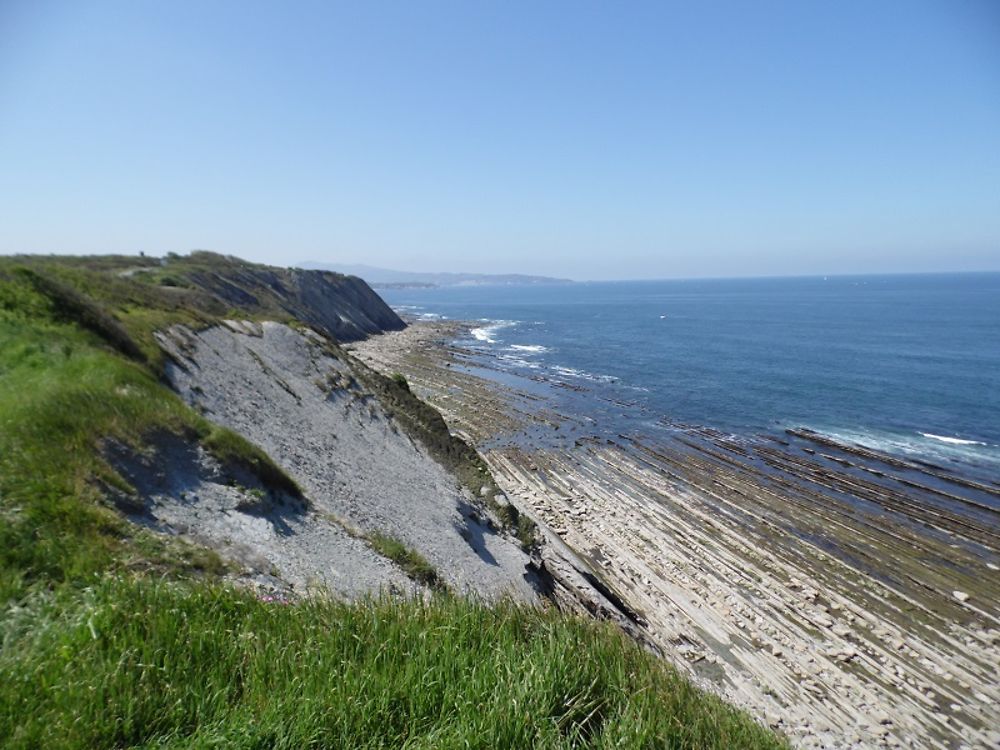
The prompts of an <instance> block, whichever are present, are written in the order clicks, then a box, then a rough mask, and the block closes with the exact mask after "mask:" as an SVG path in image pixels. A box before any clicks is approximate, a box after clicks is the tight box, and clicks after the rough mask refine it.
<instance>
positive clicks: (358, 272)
mask: <svg viewBox="0 0 1000 750" xmlns="http://www.w3.org/2000/svg"><path fill="white" fill-rule="evenodd" d="M298 267H299V268H306V269H310V270H322V271H336V272H337V273H346V274H350V275H351V276H360V277H361V278H362V279H364V280H365V281H367V282H368V283H369V284H371V285H372V286H473V285H482V284H570V283H572V281H571V280H570V279H556V278H552V277H550V276H529V275H526V274H520V273H504V274H486V273H429V272H427V273H423V272H418V271H393V270H391V269H388V268H378V267H376V266H366V265H364V264H357V263H355V264H351V263H320V262H318V261H312V260H308V261H304V262H302V263H299V264H298Z"/></svg>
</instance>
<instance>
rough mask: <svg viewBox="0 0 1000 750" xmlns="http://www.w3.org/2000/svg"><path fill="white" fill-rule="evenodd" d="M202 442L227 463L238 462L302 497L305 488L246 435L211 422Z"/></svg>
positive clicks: (265, 482) (279, 488)
mask: <svg viewBox="0 0 1000 750" xmlns="http://www.w3.org/2000/svg"><path fill="white" fill-rule="evenodd" d="M201 443H202V445H204V446H205V448H206V449H207V450H208V451H209V452H210V453H211V454H212V455H213V456H215V457H216V458H217V459H218V460H219V461H220V462H221V463H222V464H223V465H225V464H236V465H238V466H242V467H243V468H245V469H247V470H248V471H250V472H251V473H252V474H254V475H256V476H257V477H258V478H259V479H260V480H261V481H262V482H263V483H264V484H265V485H267V486H269V487H273V488H274V489H278V490H284V491H285V492H288V493H289V494H291V495H294V496H295V497H298V498H301V497H302V488H301V487H299V485H298V483H296V481H295V480H294V479H292V478H291V477H290V476H288V474H287V473H286V472H285V470H284V469H282V468H281V467H280V466H278V465H277V464H276V463H274V460H273V459H272V458H271V457H270V456H269V455H267V454H266V453H265V452H264V451H262V450H261V449H260V448H258V447H257V446H256V445H254V444H253V443H251V442H249V441H248V440H246V439H245V438H244V437H243V436H242V435H239V434H237V433H235V432H233V431H232V430H230V429H227V428H225V427H219V426H218V425H211V426H210V427H209V428H208V434H207V435H205V436H204V437H203V438H202V440H201Z"/></svg>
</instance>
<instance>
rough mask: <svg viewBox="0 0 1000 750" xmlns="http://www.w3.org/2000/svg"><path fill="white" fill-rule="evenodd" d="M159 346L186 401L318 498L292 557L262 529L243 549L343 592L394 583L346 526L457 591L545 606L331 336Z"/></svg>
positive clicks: (520, 560) (510, 550)
mask: <svg viewBox="0 0 1000 750" xmlns="http://www.w3.org/2000/svg"><path fill="white" fill-rule="evenodd" d="M160 343H161V345H162V346H163V347H164V348H165V349H167V350H168V351H169V352H170V353H171V354H172V356H173V357H174V358H175V360H176V362H175V363H173V364H171V365H169V366H168V371H167V375H168V377H169V378H170V381H171V383H172V384H173V385H174V387H175V388H176V389H177V390H178V392H179V393H180V394H181V395H182V396H183V397H184V398H185V400H187V401H188V402H189V403H191V404H193V405H194V406H196V407H197V408H199V409H201V410H202V411H203V413H204V414H205V415H206V416H207V417H208V418H209V419H211V420H212V421H214V422H217V423H219V424H221V425H224V426H226V427H229V428H231V429H233V430H235V431H237V432H239V433H240V434H242V435H243V436H244V437H246V438H247V439H248V440H250V441H251V442H253V443H255V444H256V445H258V446H260V447H261V448H263V449H264V450H265V451H266V452H267V453H268V454H269V455H270V456H271V457H272V458H273V459H274V460H275V462H277V463H278V464H280V465H281V466H282V467H283V468H284V469H285V470H286V471H287V472H288V473H289V474H290V475H291V476H292V477H293V478H294V479H295V480H296V481H297V482H298V483H299V485H300V486H301V487H302V488H303V490H304V491H305V494H306V496H307V497H308V499H309V501H310V502H311V504H312V509H313V510H312V512H310V513H306V514H304V515H302V516H301V517H296V518H293V519H292V520H293V521H295V523H292V522H291V521H289V520H288V519H287V518H285V519H284V522H285V523H286V524H287V528H286V529H285V530H284V531H283V532H282V544H285V545H290V546H289V547H288V550H282V551H280V552H278V551H273V550H274V546H273V545H270V546H269V544H267V543H263V542H262V539H263V537H262V536H261V532H259V529H258V525H257V524H243V525H244V526H245V527H246V530H245V531H244V532H240V533H236V532H234V534H235V536H234V539H235V540H236V542H235V543H238V544H243V545H247V546H248V547H250V548H256V549H259V550H260V551H261V552H262V553H263V554H265V555H268V556H269V559H272V560H273V562H274V564H275V567H276V568H278V569H279V571H280V572H281V573H282V576H283V577H284V576H286V575H287V576H291V577H294V578H297V579H300V580H301V579H308V578H309V577H310V573H311V574H312V576H313V577H315V578H317V579H324V578H325V579H330V578H331V575H333V574H331V573H330V571H331V570H332V571H335V575H333V578H334V580H335V581H339V582H340V585H339V586H338V587H337V588H338V589H339V590H350V589H351V586H350V585H345V583H344V582H345V580H350V579H352V578H354V579H356V581H357V582H361V585H360V588H371V587H372V586H371V584H372V583H373V582H374V581H378V582H379V583H381V584H384V585H388V584H390V583H393V582H394V577H393V576H392V575H387V574H386V575H383V571H382V569H381V567H379V566H372V565H371V564H370V562H371V561H370V557H369V555H368V554H367V553H368V552H370V550H368V548H367V547H366V546H364V544H363V543H362V542H360V541H359V540H357V539H353V538H352V537H350V536H349V535H347V534H346V533H344V532H343V531H342V530H339V529H338V530H336V531H331V530H330V528H329V527H335V526H336V525H337V523H342V524H344V525H346V526H348V527H351V528H353V529H356V530H360V531H361V532H363V533H370V532H380V533H383V534H387V535H389V536H393V537H396V538H398V539H400V540H401V541H403V542H404V543H405V544H406V545H407V546H409V547H412V548H414V549H416V550H417V551H419V552H420V553H421V554H422V555H423V556H424V557H426V558H427V560H428V561H429V562H430V563H431V564H432V565H433V566H434V567H435V568H436V569H437V571H438V573H439V574H440V575H441V577H442V578H443V579H444V580H445V581H446V582H447V584H448V585H449V586H450V587H451V588H452V589H453V590H455V591H456V592H461V593H472V594H476V595H480V596H484V597H487V598H493V597H497V596H501V595H511V596H514V597H515V598H518V599H521V600H524V601H534V600H535V599H536V593H535V590H534V588H533V586H532V583H531V582H530V580H531V574H530V573H529V571H528V570H527V568H526V565H527V564H528V563H529V558H528V556H527V555H525V554H524V552H522V551H521V550H520V548H519V547H517V546H516V544H514V543H512V542H511V541H509V540H507V539H505V538H503V537H501V536H499V535H497V534H496V533H494V532H493V531H492V530H491V529H490V527H489V525H488V524H486V523H485V522H481V521H480V520H479V514H478V513H477V511H476V508H475V506H474V505H473V503H472V498H471V497H470V496H469V494H468V493H467V492H465V491H463V490H462V489H461V488H460V487H459V486H458V484H457V482H456V480H455V479H454V477H453V476H452V475H451V474H450V473H449V472H448V471H446V470H445V469H444V468H443V467H442V466H441V465H440V464H438V463H437V462H436V461H435V460H434V459H433V458H431V457H430V456H429V455H428V454H427V453H426V451H425V450H424V449H423V448H422V447H421V446H420V445H418V444H417V443H415V442H414V441H413V440H412V439H411V438H410V437H409V436H407V435H406V434H405V433H404V432H403V431H402V430H401V429H399V428H398V427H397V425H396V424H395V422H394V421H393V420H392V419H391V418H390V417H389V416H388V415H387V414H386V412H385V411H384V410H383V409H382V407H381V405H380V404H379V403H378V401H377V400H376V399H375V398H374V397H373V396H371V395H368V394H366V393H364V392H362V390H361V389H360V387H359V386H357V384H356V383H355V382H353V379H352V375H351V370H350V365H349V364H348V362H347V361H346V359H342V358H341V356H337V355H336V353H335V352H334V351H332V350H330V349H329V348H328V347H326V346H324V343H325V342H324V340H323V339H322V338H321V337H320V336H318V335H316V334H313V333H311V332H306V333H301V332H299V331H296V330H293V329H291V328H289V327H287V326H285V325H282V324H278V323H263V324H256V323H242V322H241V323H237V322H228V323H227V324H226V325H225V326H216V327H213V328H210V329H207V330H205V331H201V332H198V333H195V332H193V331H191V330H189V329H186V328H183V327H175V328H172V329H171V330H169V331H168V332H166V333H165V334H162V335H161V336H160ZM194 518H195V517H192V519H194ZM331 520H333V521H335V522H336V523H332V524H331V523H330V521H331ZM266 522H267V523H269V524H271V525H272V527H277V526H276V521H275V519H273V518H267V519H266ZM213 523H222V522H221V521H218V520H216V521H214V522H213ZM320 529H322V531H321V530H320ZM338 532H339V533H338ZM359 544H360V545H362V546H364V550H360V549H358V548H357V545H359ZM278 546H281V544H279V545H278ZM291 550H294V552H292V551H291ZM361 552H364V553H366V554H361ZM293 558H294V560H295V562H294V564H293V563H292V562H291V561H292V559H293ZM279 563H283V564H284V566H285V567H282V564H279ZM288 571H291V572H288ZM358 587H359V586H354V588H358Z"/></svg>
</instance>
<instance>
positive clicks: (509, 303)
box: [379, 273, 1000, 481]
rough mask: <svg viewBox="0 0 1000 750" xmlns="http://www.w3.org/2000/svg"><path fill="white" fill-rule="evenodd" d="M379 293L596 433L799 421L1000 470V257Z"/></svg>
mask: <svg viewBox="0 0 1000 750" xmlns="http://www.w3.org/2000/svg"><path fill="white" fill-rule="evenodd" d="M379 293H380V294H381V295H382V296H383V298H385V299H386V301H387V302H388V303H389V304H390V305H392V306H393V307H394V308H396V309H397V310H399V311H400V312H403V313H406V314H408V315H410V316H414V317H418V318H419V317H423V318H427V319H434V318H448V319H460V320H471V321H476V322H477V324H478V325H476V326H475V328H474V330H473V331H472V333H471V334H470V336H469V337H468V338H467V339H466V340H464V341H463V342H462V343H463V344H464V345H466V346H468V347H471V348H472V349H474V350H475V351H478V352H481V353H482V354H483V356H484V358H487V357H488V359H489V362H490V363H491V364H490V367H491V368H493V370H492V371H493V372H494V376H499V377H502V375H503V372H504V371H508V372H510V373H512V374H515V375H521V376H526V377H527V378H533V379H534V380H535V381H544V382H547V383H552V384H556V385H560V384H561V385H565V386H567V387H566V388H565V389H563V391H564V397H565V399H566V401H567V408H568V409H572V410H574V411H576V412H581V411H582V412H583V415H582V416H585V417H586V418H588V419H592V420H593V422H594V424H595V426H596V427H597V428H598V429H600V430H604V431H606V432H607V433H608V434H612V433H655V432H657V431H658V430H668V429H672V428H673V427H675V426H676V425H677V424H687V425H699V426H705V427H710V428H714V429H718V430H721V431H723V432H726V433H729V434H733V435H738V436H754V435H761V434H774V433H778V432H783V431H784V430H785V429H787V428H807V429H812V430H815V431H817V432H820V433H823V434H825V435H828V436H830V437H833V438H835V439H838V440H840V441H845V442H852V443H857V444H860V445H864V446H866V447H869V448H873V449H875V450H880V451H884V452H887V453H891V454H896V455H900V456H903V457H906V458H911V459H913V458H916V459H919V460H926V461H931V462H934V463H936V464H938V465H943V466H946V467H948V468H951V469H953V470H957V471H960V472H964V473H969V474H972V475H975V476H978V477H981V478H986V479H987V480H990V481H1000V273H981V274H933V275H930V274H929V275H892V276H830V277H810V278H768V279H712V280H702V279H699V280H667V281H633V282H593V283H575V284H565V285H538V286H468V287H442V288H434V289H381V290H379ZM496 368H499V370H500V372H499V373H496ZM581 394H584V396H581Z"/></svg>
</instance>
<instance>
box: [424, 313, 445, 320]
mask: <svg viewBox="0 0 1000 750" xmlns="http://www.w3.org/2000/svg"><path fill="white" fill-rule="evenodd" d="M419 317H420V320H441V319H442V317H441V316H440V315H439V314H438V313H420V316H419Z"/></svg>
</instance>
